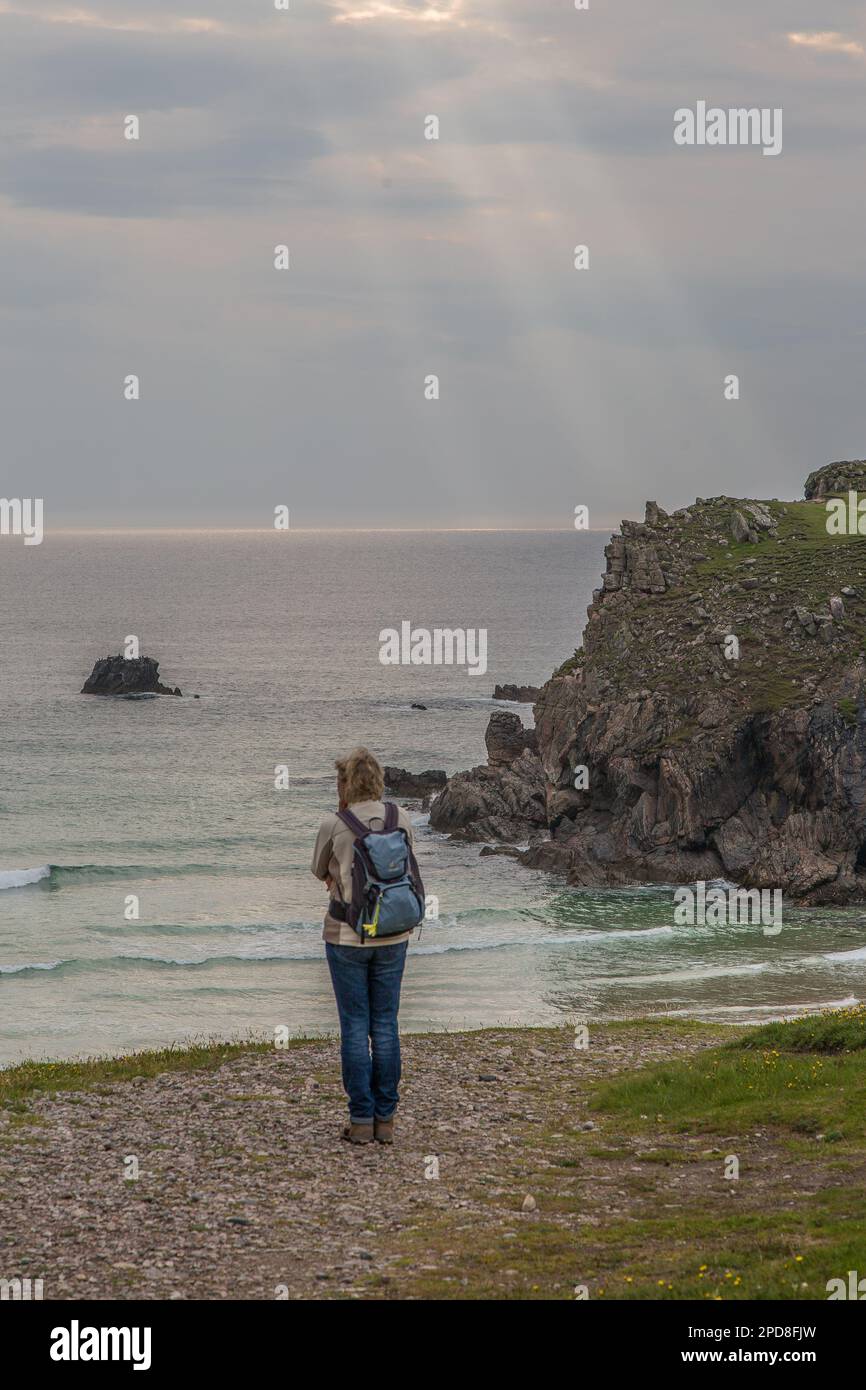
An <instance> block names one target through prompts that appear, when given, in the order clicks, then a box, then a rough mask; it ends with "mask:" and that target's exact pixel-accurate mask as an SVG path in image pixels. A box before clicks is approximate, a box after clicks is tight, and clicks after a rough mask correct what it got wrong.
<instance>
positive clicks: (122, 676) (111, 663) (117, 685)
mask: <svg viewBox="0 0 866 1390" xmlns="http://www.w3.org/2000/svg"><path fill="white" fill-rule="evenodd" d="M181 693H182V692H181V690H180V687H179V686H175V687H174V689H172V688H171V687H170V686H168V685H162V684H161V682H160V679H159V662H158V661H156V660H155V659H154V657H152V656H136V657H125V656H103V657H100V658H99V660H98V661H97V662H96V664H95V665H94V667H93V670H92V671H91V673H90V675H89V676H88V677H87V680H86V681H85V682H84V685H83V686H82V687H81V694H82V695H120V696H123V697H125V698H127V699H133V698H135V697H137V696H141V695H180V694H181Z"/></svg>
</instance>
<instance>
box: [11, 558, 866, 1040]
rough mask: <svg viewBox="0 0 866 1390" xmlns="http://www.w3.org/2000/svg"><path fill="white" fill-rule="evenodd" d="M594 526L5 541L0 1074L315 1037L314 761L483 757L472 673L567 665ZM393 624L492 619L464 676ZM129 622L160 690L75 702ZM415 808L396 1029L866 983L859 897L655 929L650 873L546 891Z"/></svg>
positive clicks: (778, 999) (322, 805) (598, 1015)
mask: <svg viewBox="0 0 866 1390" xmlns="http://www.w3.org/2000/svg"><path fill="white" fill-rule="evenodd" d="M606 539H607V537H606V536H605V535H602V534H599V533H593V532H576V531H572V532H566V531H555V532H539V531H531V532H529V531H527V532H515V531H507V532H501V531H500V532H497V531H456V532H455V531H451V532H431V531H417V532H413V531H399V532H397V531H387V532H381V531H379V532H374V531H370V532H358V531H352V532H333V531H329V532H325V531H322V532H304V531H289V532H276V531H275V532H273V533H270V532H268V533H265V532H243V531H237V532H196V531H189V532H177V531H175V532H130V533H122V532H112V533H108V532H101V533H83V532H82V533H72V532H66V533H54V534H52V533H48V534H47V535H46V537H45V539H44V541H43V543H42V544H41V545H39V546H25V545H24V544H23V542H22V540H21V538H16V537H11V536H7V537H3V538H0V586H2V588H0V591H2V600H3V602H2V629H0V630H2V659H0V707H2V712H3V718H2V721H0V1065H4V1066H8V1065H10V1064H13V1063H15V1062H18V1061H22V1060H24V1059H26V1058H38V1059H62V1058H70V1057H81V1056H94V1055H100V1054H106V1053H111V1054H116V1053H121V1052H128V1051H132V1050H135V1049H141V1048H153V1047H163V1046H168V1045H171V1044H180V1043H183V1042H187V1041H190V1040H204V1039H214V1038H249V1037H256V1038H268V1037H273V1036H274V1032H275V1030H276V1029H284V1028H287V1029H288V1030H289V1032H290V1034H323V1033H328V1032H332V1031H334V1030H335V1027H336V1014H335V1009H334V1003H333V999H332V994H331V989H330V983H329V979H328V973H327V967H326V964H325V959H324V946H323V943H322V940H321V923H322V915H323V909H324V905H325V892H324V889H323V887H322V885H321V884H320V883H319V882H318V881H317V880H315V879H314V878H313V876H312V875H311V873H310V867H309V866H310V855H311V847H312V843H313V840H314V838H315V834H316V829H317V826H318V823H319V820H320V818H321V817H322V816H323V815H324V814H325V813H326V812H328V811H330V810H333V809H334V807H335V789H334V769H333V762H334V758H335V757H336V756H338V755H340V754H343V753H345V752H346V751H348V750H349V749H350V748H352V747H353V746H354V745H356V744H358V743H364V744H366V745H367V746H368V747H369V748H371V749H372V750H373V751H374V752H375V753H376V754H377V756H378V757H379V758H380V760H381V761H382V762H383V763H388V764H394V765H397V766H400V767H405V768H408V769H410V770H415V771H417V770H421V769H426V768H444V769H445V771H446V772H448V773H452V772H455V771H457V770H459V769H462V768H468V767H472V766H474V765H477V764H479V763H482V762H484V760H485V748H484V730H485V727H486V725H487V721H488V718H489V715H490V713H491V711H492V710H493V709H494V708H496V707H497V705H496V704H494V701H493V699H492V693H493V688H494V685H495V684H496V683H497V682H516V683H519V684H541V683H542V682H543V681H544V680H546V679H547V678H548V677H549V676H550V674H551V673H552V672H553V670H554V669H555V668H556V667H558V666H559V665H560V664H561V663H562V661H563V660H564V659H565V658H566V657H568V656H570V655H571V654H572V653H573V651H574V649H575V647H576V646H577V645H578V644H579V641H580V636H581V632H582V628H583V625H584V623H585V620H586V607H587V604H588V603H589V601H590V598H591V594H592V589H593V588H594V587H595V586H596V585H597V584H598V582H599V574H600V572H601V570H602V569H603V546H604V543H605V540H606ZM404 621H408V622H411V623H412V625H413V626H414V627H426V628H428V629H430V630H433V629H435V628H436V627H450V628H464V629H475V630H476V631H477V630H479V629H484V630H485V631H486V633H487V669H486V671H483V672H481V671H478V670H475V671H471V670H469V669H467V668H466V667H459V666H448V665H439V666H432V665H431V666H421V665H417V666H412V665H405V666H403V665H384V664H383V663H382V662H381V660H380V649H381V644H380V633H381V632H382V630H384V629H386V628H396V629H398V630H399V629H400V627H401V624H402V623H403V622H404ZM130 637H135V638H137V639H138V641H139V644H140V651H141V652H142V654H144V655H150V656H154V657H156V658H157V659H158V660H159V662H160V675H161V678H162V680H163V681H164V682H165V683H167V684H168V685H171V686H174V685H179V686H180V687H181V689H182V690H183V692H184V693H183V698H181V699H178V698H176V697H160V698H156V699H149V700H123V699H114V698H100V697H94V696H85V695H82V694H80V693H79V692H80V690H81V686H82V684H83V683H84V680H85V678H86V677H87V675H88V674H89V672H90V670H91V668H92V666H93V663H94V661H95V660H96V659H97V658H98V657H102V656H108V655H113V654H117V653H120V652H122V651H123V650H124V646H125V644H126V642H127V639H128V638H130ZM695 679H696V680H699V679H700V673H699V672H695ZM194 695H198V696H199V697H200V698H199V699H194V698H192V697H193V696H194ZM416 705H423V706H424V708H423V709H418V708H415V706H416ZM499 707H501V708H512V709H515V710H516V711H517V712H518V713H520V715H521V717H522V718H523V719H524V721H525V722H530V721H531V717H532V715H531V706H526V705H507V706H499ZM279 768H285V769H286V773H285V775H284V776H283V777H279V776H278V773H277V769H279ZM277 782H281V783H286V784H287V785H279V786H278V785H277ZM413 819H414V822H415V827H416V835H417V845H418V858H419V861H420V865H421V869H422V873H423V877H424V880H425V884H426V887H427V891H428V893H430V894H431V895H435V896H436V897H437V898H438V902H439V916H438V919H437V920H435V921H428V922H427V923H425V925H424V927H423V930H422V932H421V935H420V938H419V939H418V940H415V941H413V942H412V944H411V946H410V950H409V958H408V962H407V970H406V977H405V983H404V993H403V1004H402V1010H401V1024H402V1027H403V1030H404V1031H422V1030H436V1029H457V1028H477V1027H484V1026H491V1025H499V1024H503V1025H509V1026H514V1025H528V1024H557V1023H568V1024H571V1023H577V1022H588V1023H589V1024H590V1025H591V1023H592V1022H593V1021H594V1020H595V1021H598V1020H603V1019H609V1018H616V1017H626V1016H634V1015H644V1016H658V1017H662V1016H669V1017H691V1018H700V1019H709V1020H714V1021H720V1022H729V1023H737V1022H744V1021H746V1022H748V1021H754V1022H760V1021H764V1020H766V1019H771V1018H777V1017H783V1016H789V1015H791V1014H796V1013H802V1012H807V1011H811V1010H817V1009H821V1008H828V1007H834V1006H840V1005H842V1004H845V1003H852V1002H854V1001H856V1000H859V999H861V998H863V997H864V996H866V914H864V912H863V911H862V910H859V909H857V910H853V909H852V910H831V909H805V908H802V909H795V908H790V907H789V906H788V905H787V904H786V905H785V913H784V925H783V929H782V931H781V932H779V933H778V934H765V933H764V932H763V931H762V930H761V929H760V927H758V926H749V925H727V926H718V927H717V926H678V925H676V923H675V921H674V912H673V890H672V889H671V888H666V887H664V886H641V885H637V886H635V887H633V888H630V889H626V890H599V889H580V888H569V887H567V886H566V884H565V883H564V881H563V880H562V879H561V878H558V877H553V876H551V875H548V874H545V873H539V872H537V871H533V870H530V869H526V868H524V867H522V866H521V865H520V864H518V863H516V862H515V861H514V860H512V859H509V858H504V857H499V856H495V857H493V856H488V857H482V856H481V855H480V854H479V850H480V846H479V845H477V844H464V843H455V842H452V841H450V840H449V839H448V838H447V837H445V836H443V835H441V834H438V833H436V832H434V831H433V830H431V829H430V826H429V823H428V816H427V815H426V814H424V813H422V812H421V811H420V810H418V811H415V812H413ZM136 913H137V915H136Z"/></svg>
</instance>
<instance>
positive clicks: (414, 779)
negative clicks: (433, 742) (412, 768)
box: [382, 767, 448, 802]
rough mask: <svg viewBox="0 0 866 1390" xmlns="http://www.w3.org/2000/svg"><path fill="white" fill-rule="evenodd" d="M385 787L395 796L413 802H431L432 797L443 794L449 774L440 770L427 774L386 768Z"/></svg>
mask: <svg viewBox="0 0 866 1390" xmlns="http://www.w3.org/2000/svg"><path fill="white" fill-rule="evenodd" d="M382 770H383V772H384V774H385V786H386V788H387V790H388V791H389V792H393V793H394V795H395V796H405V797H409V798H410V799H413V800H418V801H424V802H427V801H429V799H430V797H431V796H435V795H436V794H437V792H441V790H442V788H443V787H444V786H445V783H446V782H447V781H448V777H447V774H446V773H445V772H443V771H441V770H439V769H428V770H427V771H426V772H407V771H406V769H405V767H386V768H383V769H382Z"/></svg>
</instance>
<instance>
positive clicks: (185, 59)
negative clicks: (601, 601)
mask: <svg viewBox="0 0 866 1390" xmlns="http://www.w3.org/2000/svg"><path fill="white" fill-rule="evenodd" d="M864 78H866V19H864V8H863V6H862V4H855V3H853V0H851V2H850V3H849V2H848V0H842V3H833V0H828V2H827V3H822V4H821V5H820V6H816V5H815V4H814V3H811V0H810V3H807V2H806V0H760V3H756V0H725V3H724V4H720V3H718V0H657V2H656V3H651V2H650V0H590V8H589V10H588V11H585V12H582V11H576V10H575V8H574V4H573V0H520V2H518V0H433V3H432V4H428V3H426V0H388V2H387V3H386V0H291V8H290V10H289V12H288V13H283V12H280V11H277V10H275V8H274V3H273V0H92V3H88V0H80V3H67V0H0V111H2V140H0V221H2V236H0V252H2V254H0V316H2V331H0V369H2V370H0V380H2V425H3V442H4V466H3V470H2V482H0V492H2V493H3V495H5V496H8V497H12V496H20V497H25V496H26V497H34V496H41V497H44V499H45V524H46V528H47V529H48V530H50V529H51V527H52V525H53V526H61V525H68V526H108V525H120V526H146V525H159V526H195V525H218V526H267V525H269V524H270V521H271V518H272V514H273V508H274V507H275V506H276V505H278V504H284V505H287V506H289V507H290V509H291V515H292V523H293V525H296V526H299V527H310V526H375V525H382V526H400V525H408V526H422V527H423V526H431V527H435V526H472V525H482V526H484V525H488V526H496V525H504V526H514V527H521V526H527V527H533V526H553V527H560V526H563V527H568V526H570V525H571V519H572V517H573V514H574V508H575V506H577V505H578V504H585V505H588V506H589V508H590V524H591V525H593V526H603V527H609V526H612V525H615V524H617V523H618V521H619V519H620V518H621V517H623V516H630V515H631V516H634V515H642V513H643V502H644V500H645V499H646V498H647V497H653V498H656V499H657V500H658V501H659V502H660V503H661V504H662V505H663V506H667V507H669V508H672V507H676V506H681V505H683V504H685V503H686V502H688V501H690V500H691V499H692V498H694V496H695V495H712V494H716V493H719V492H727V493H732V494H740V495H757V496H762V497H763V496H769V497H772V496H783V497H787V496H798V495H801V492H802V484H803V480H804V478H805V476H806V474H807V473H808V472H809V471H810V470H811V469H812V468H815V467H817V466H819V465H820V464H823V463H825V462H828V461H829V460H831V459H837V458H858V457H862V456H864V455H866V418H864V400H866V294H864V288H866V235H864V226H866V216H864V213H866V194H864V189H866V177H864V168H866V163H864V156H866V100H864V96H866V90H864ZM699 100H705V101H707V102H708V103H709V104H710V105H712V106H720V107H723V108H728V107H737V106H758V107H767V108H776V107H781V108H782V110H783V112H784V119H783V150H782V153H781V154H780V155H779V156H778V157H777V158H768V157H765V156H763V155H762V153H761V150H760V149H759V148H751V147H745V148H744V147H735V148H695V147H692V148H690V147H678V146H676V145H675V144H674V140H673V130H674V112H675V111H676V110H677V109H678V108H680V107H694V106H695V104H696V103H697V102H698V101H699ZM129 114H134V115H137V116H138V117H139V119H140V126H141V130H140V139H139V140H138V141H129V140H126V139H125V138H124V133H123V130H124V118H125V117H126V116H127V115H129ZM431 114H432V115H436V116H438V118H439V122H440V138H439V140H438V141H428V140H426V139H425V138H424V123H425V118H426V117H427V116H429V115H431ZM280 243H285V244H287V245H288V246H289V248H290V257H291V268H290V269H289V270H288V271H277V270H275V269H274V264H273V262H274V247H275V245H277V244H280ZM579 243H581V244H586V245H587V246H588V247H589V251H590V268H589V270H587V271H576V270H575V269H574V266H573V253H574V247H575V245H577V244H579ZM133 373H134V374H136V375H138V376H139V378H140V383H141V399H140V400H138V401H126V400H124V395H123V388H124V378H125V377H126V376H128V375H129V374H133ZM434 373H435V374H436V375H438V377H439V381H440V399H439V400H438V401H428V400H425V398H424V381H425V377H427V376H428V375H430V374H434ZM729 373H736V374H737V375H738V376H739V378H740V400H739V401H735V402H734V401H726V400H725V399H724V395H723V386H724V378H725V376H726V375H727V374H729Z"/></svg>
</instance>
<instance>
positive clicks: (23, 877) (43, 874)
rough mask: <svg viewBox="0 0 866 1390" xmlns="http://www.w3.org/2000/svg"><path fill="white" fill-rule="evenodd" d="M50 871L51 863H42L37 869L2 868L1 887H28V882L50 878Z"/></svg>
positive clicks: (0, 871)
mask: <svg viewBox="0 0 866 1390" xmlns="http://www.w3.org/2000/svg"><path fill="white" fill-rule="evenodd" d="M50 873H51V865H50V864H40V865H39V867H38V868H37V869H0V889H3V888H26V886H27V884H28V883H38V882H39V880H40V879H43V878H48V876H49V874H50Z"/></svg>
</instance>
